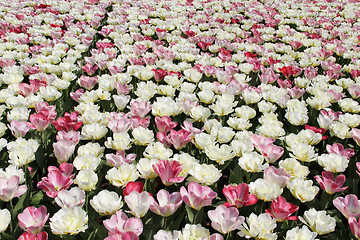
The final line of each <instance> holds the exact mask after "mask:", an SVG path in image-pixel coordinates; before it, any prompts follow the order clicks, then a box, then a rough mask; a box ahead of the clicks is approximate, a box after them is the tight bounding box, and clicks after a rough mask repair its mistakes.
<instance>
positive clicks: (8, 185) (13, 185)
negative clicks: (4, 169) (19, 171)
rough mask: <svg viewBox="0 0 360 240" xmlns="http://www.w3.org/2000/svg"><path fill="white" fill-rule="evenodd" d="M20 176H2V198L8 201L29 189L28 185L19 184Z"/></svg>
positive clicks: (0, 180) (0, 187)
mask: <svg viewBox="0 0 360 240" xmlns="http://www.w3.org/2000/svg"><path fill="white" fill-rule="evenodd" d="M19 183H20V177H19V176H16V175H14V176H12V177H10V178H5V177H2V178H0V200H1V201H3V202H8V201H10V200H11V199H13V198H14V197H19V196H21V195H23V194H24V193H25V192H26V191H27V186H26V185H21V186H19Z"/></svg>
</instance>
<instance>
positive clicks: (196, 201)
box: [180, 182, 217, 210]
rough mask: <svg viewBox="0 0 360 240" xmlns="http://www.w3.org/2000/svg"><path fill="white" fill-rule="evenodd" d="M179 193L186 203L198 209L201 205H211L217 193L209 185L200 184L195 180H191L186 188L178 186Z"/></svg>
mask: <svg viewBox="0 0 360 240" xmlns="http://www.w3.org/2000/svg"><path fill="white" fill-rule="evenodd" d="M180 195H181V199H182V200H183V201H184V203H185V204H186V205H188V206H190V207H192V208H194V209H196V210H199V209H201V208H202V207H205V206H209V205H211V203H212V200H213V199H214V198H216V196H217V193H216V192H214V191H213V190H212V189H211V188H210V187H207V186H202V185H200V184H199V183H197V182H191V183H190V184H189V185H188V190H186V188H185V187H181V188H180Z"/></svg>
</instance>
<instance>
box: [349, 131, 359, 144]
mask: <svg viewBox="0 0 360 240" xmlns="http://www.w3.org/2000/svg"><path fill="white" fill-rule="evenodd" d="M351 136H352V137H353V139H354V141H355V142H356V144H357V145H358V146H360V130H359V129H357V128H353V129H352V130H351Z"/></svg>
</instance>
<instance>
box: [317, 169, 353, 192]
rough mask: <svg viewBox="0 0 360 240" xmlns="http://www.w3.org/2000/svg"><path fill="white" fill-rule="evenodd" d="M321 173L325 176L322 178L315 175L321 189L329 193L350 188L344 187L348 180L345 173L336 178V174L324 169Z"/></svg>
mask: <svg viewBox="0 0 360 240" xmlns="http://www.w3.org/2000/svg"><path fill="white" fill-rule="evenodd" d="M321 175H322V177H323V178H321V177H320V176H315V177H314V178H315V179H316V181H317V182H318V183H319V184H320V187H321V189H322V190H325V191H326V192H327V193H328V194H334V193H336V192H342V191H345V190H346V189H347V188H348V187H342V185H343V184H344V183H345V180H346V177H345V175H343V174H341V175H338V176H336V178H335V179H334V175H333V174H332V173H331V172H328V171H323V172H322V173H321Z"/></svg>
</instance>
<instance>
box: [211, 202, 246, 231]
mask: <svg viewBox="0 0 360 240" xmlns="http://www.w3.org/2000/svg"><path fill="white" fill-rule="evenodd" d="M208 216H209V218H210V220H211V226H212V227H213V228H214V229H215V230H217V231H218V232H221V233H222V234H227V233H229V232H232V231H234V230H238V229H239V227H240V226H241V224H242V223H243V222H244V221H245V218H244V217H243V216H239V211H238V210H237V208H235V207H229V208H227V207H225V206H224V205H219V206H218V207H216V209H215V210H212V211H209V212H208Z"/></svg>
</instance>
